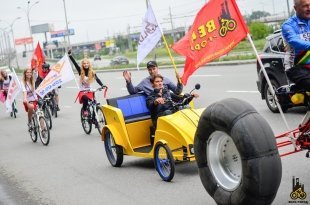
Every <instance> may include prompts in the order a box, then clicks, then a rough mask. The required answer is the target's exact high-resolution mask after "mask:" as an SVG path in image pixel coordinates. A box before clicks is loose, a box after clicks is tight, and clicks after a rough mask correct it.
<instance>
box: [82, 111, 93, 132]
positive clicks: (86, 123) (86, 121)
mask: <svg viewBox="0 0 310 205" xmlns="http://www.w3.org/2000/svg"><path fill="white" fill-rule="evenodd" d="M87 112H88V115H87V116H84V115H83V108H81V123H82V127H83V130H84V132H85V133H86V134H90V132H91V129H92V122H91V118H92V117H91V112H90V110H89V107H87Z"/></svg>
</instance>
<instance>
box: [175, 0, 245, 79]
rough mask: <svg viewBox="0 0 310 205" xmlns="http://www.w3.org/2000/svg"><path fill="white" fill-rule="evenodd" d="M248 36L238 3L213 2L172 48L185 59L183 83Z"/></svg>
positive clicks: (213, 0) (223, 0) (205, 7)
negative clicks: (196, 71)
mask: <svg viewBox="0 0 310 205" xmlns="http://www.w3.org/2000/svg"><path fill="white" fill-rule="evenodd" d="M247 34H248V28H247V26H246V24H245V23H244V20H243V18H242V15H241V13H240V11H239V9H238V6H237V4H236V2H235V0H210V1H209V2H208V3H207V4H205V6H204V7H203V8H202V9H200V11H199V12H198V14H197V15H196V18H195V21H194V23H193V25H192V27H191V28H190V30H189V32H188V33H187V34H186V35H185V36H184V37H183V38H182V39H181V40H180V41H178V42H177V43H176V44H175V45H174V46H173V47H172V49H173V50H174V51H175V52H177V53H179V54H181V55H184V56H186V62H185V66H184V72H183V76H182V77H181V79H182V83H183V84H184V85H186V83H187V80H188V77H189V76H190V75H191V74H193V72H194V71H195V70H197V69H198V68H199V67H200V66H202V65H205V64H206V63H208V62H210V61H212V60H214V59H216V58H219V57H220V56H222V55H224V54H226V53H228V52H229V51H230V50H231V49H233V48H234V47H235V46H236V45H237V44H238V43H239V42H240V41H241V40H242V39H244V38H245V37H246V35H247Z"/></svg>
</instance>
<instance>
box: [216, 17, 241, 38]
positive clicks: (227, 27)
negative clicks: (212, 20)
mask: <svg viewBox="0 0 310 205" xmlns="http://www.w3.org/2000/svg"><path fill="white" fill-rule="evenodd" d="M220 23H221V28H220V32H219V33H220V36H221V37H224V36H226V34H227V32H228V31H233V30H235V29H236V27H237V22H236V21H235V20H234V19H224V18H222V19H220Z"/></svg>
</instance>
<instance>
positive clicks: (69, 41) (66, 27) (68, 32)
mask: <svg viewBox="0 0 310 205" xmlns="http://www.w3.org/2000/svg"><path fill="white" fill-rule="evenodd" d="M63 2H64V11H65V20H66V29H67V32H66V33H67V37H68V46H66V48H67V47H70V37H69V36H70V35H69V27H68V19H67V9H66V1H65V0H63Z"/></svg>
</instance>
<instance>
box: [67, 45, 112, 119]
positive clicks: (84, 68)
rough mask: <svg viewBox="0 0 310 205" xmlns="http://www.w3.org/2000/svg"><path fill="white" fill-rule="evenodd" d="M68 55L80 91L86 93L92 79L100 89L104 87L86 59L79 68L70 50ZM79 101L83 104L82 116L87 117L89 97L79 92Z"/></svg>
mask: <svg viewBox="0 0 310 205" xmlns="http://www.w3.org/2000/svg"><path fill="white" fill-rule="evenodd" d="M68 55H69V58H70V60H71V61H72V63H73V64H74V66H75V68H76V70H77V71H78V73H79V76H80V91H86V90H90V89H91V84H92V83H93V81H94V79H95V80H96V82H97V83H98V84H99V85H100V86H101V87H106V86H105V85H103V83H102V82H101V80H100V79H99V78H98V76H97V75H96V73H95V71H94V70H93V68H92V66H91V64H90V61H89V60H88V59H87V58H84V59H83V60H82V62H81V66H79V65H78V64H77V62H76V61H75V59H74V58H73V57H72V55H71V49H69V51H68ZM78 97H79V101H80V103H83V107H82V108H83V115H84V116H87V115H88V114H89V113H88V111H87V109H86V108H87V104H88V101H89V100H90V96H87V94H85V93H83V92H80V93H79V96H78Z"/></svg>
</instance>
